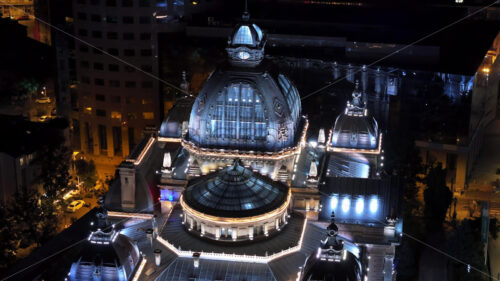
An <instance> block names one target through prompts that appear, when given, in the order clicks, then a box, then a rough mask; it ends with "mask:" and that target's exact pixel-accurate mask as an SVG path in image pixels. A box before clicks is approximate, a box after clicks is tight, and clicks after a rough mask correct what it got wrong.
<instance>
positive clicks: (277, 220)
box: [275, 218, 280, 230]
mask: <svg viewBox="0 0 500 281" xmlns="http://www.w3.org/2000/svg"><path fill="white" fill-rule="evenodd" d="M275 222H276V230H279V229H280V219H279V218H276V220H275Z"/></svg>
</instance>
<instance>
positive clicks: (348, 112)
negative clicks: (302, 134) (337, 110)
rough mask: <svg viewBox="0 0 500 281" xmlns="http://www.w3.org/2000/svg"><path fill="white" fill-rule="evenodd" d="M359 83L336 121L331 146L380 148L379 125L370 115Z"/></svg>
mask: <svg viewBox="0 0 500 281" xmlns="http://www.w3.org/2000/svg"><path fill="white" fill-rule="evenodd" d="M358 86H359V84H358V82H356V87H355V89H354V91H353V93H352V100H351V101H349V102H347V106H346V108H345V111H344V113H342V114H341V115H339V116H338V117H337V119H336V120H335V125H334V127H333V132H332V140H331V145H332V146H334V147H342V148H351V149H375V148H377V146H378V141H379V139H378V134H379V132H378V124H377V121H376V120H375V118H373V117H372V116H370V115H368V109H367V108H366V102H365V101H364V99H363V95H362V93H361V92H360V91H359V90H358Z"/></svg>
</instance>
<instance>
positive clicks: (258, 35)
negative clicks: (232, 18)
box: [229, 23, 264, 47]
mask: <svg viewBox="0 0 500 281" xmlns="http://www.w3.org/2000/svg"><path fill="white" fill-rule="evenodd" d="M263 35H264V34H263V33H262V29H260V27H259V26H258V25H256V24H250V23H245V24H242V25H240V26H239V27H237V28H236V29H235V31H234V32H233V35H232V36H231V39H230V40H229V44H230V45H232V46H237V45H247V46H253V47H255V46H257V45H259V44H260V42H261V41H262V38H263Z"/></svg>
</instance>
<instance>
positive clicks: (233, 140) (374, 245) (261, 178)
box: [104, 17, 402, 281]
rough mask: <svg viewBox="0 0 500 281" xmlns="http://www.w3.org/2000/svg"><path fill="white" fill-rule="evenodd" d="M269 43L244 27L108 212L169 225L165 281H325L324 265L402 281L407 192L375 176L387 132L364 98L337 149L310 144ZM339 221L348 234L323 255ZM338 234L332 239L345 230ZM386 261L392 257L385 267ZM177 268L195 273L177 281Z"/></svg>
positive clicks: (140, 152) (140, 160) (134, 158)
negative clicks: (237, 278) (399, 267)
mask: <svg viewBox="0 0 500 281" xmlns="http://www.w3.org/2000/svg"><path fill="white" fill-rule="evenodd" d="M265 38H266V35H265V34H264V33H263V32H262V30H260V28H258V26H256V25H254V24H252V23H251V22H250V21H249V20H248V18H245V17H244V20H243V22H242V23H241V24H239V25H237V27H236V28H235V30H234V31H233V32H232V35H231V37H230V39H229V46H228V47H227V49H226V50H227V52H228V54H229V62H228V64H226V65H223V66H221V67H220V68H219V69H217V70H216V71H214V72H213V73H212V74H211V75H210V77H209V78H208V79H207V81H206V83H205V85H204V86H203V88H202V89H201V91H200V93H198V95H197V97H196V99H195V100H192V99H190V98H186V99H183V100H181V101H180V102H179V103H178V104H176V105H174V107H173V108H172V110H171V111H170V112H169V114H168V115H167V116H166V118H165V120H164V122H163V123H162V126H161V127H160V130H159V132H158V135H153V136H151V137H148V138H144V139H143V140H142V141H141V142H140V143H139V144H138V145H137V146H136V148H135V149H134V150H133V152H132V153H131V155H130V156H129V157H128V158H127V159H126V160H125V161H124V162H122V164H120V166H119V168H118V174H117V175H118V176H117V180H115V182H114V183H113V184H112V186H111V187H110V190H109V192H108V194H107V196H106V198H105V200H104V206H105V208H107V209H108V210H109V211H110V212H111V213H112V214H113V216H116V217H133V218H137V219H148V216H149V219H150V218H151V217H152V214H167V215H168V217H169V219H168V221H167V222H166V223H165V224H164V228H163V231H159V232H160V233H159V234H158V237H157V243H158V245H160V247H161V248H162V249H163V250H166V251H168V252H169V253H173V254H175V255H174V256H175V258H173V259H172V260H171V263H169V265H168V266H166V267H165V269H164V271H163V272H162V274H161V275H160V276H159V277H158V279H157V280H176V278H177V279H183V278H187V276H193V275H194V276H201V275H200V274H202V271H203V270H205V271H206V273H205V274H208V273H209V272H213V273H214V274H216V273H215V272H214V270H215V268H217V267H218V266H220V263H221V262H225V265H224V266H230V265H231V266H232V265H234V266H236V264H238V266H245V267H247V266H248V267H254V266H256V267H258V266H257V265H255V264H268V265H269V267H268V268H260V267H259V269H258V270H257V269H255V273H253V274H255V275H253V276H254V277H255V276H258V278H259V280H289V279H291V278H293V279H295V278H297V274H299V275H300V274H302V275H303V276H313V277H311V278H313V279H311V280H316V279H314V278H316V277H317V276H316V275H314V274H312V275H311V272H313V271H314V272H317V270H315V269H314V268H316V267H318V268H324V267H325V266H323V265H320V263H321V257H324V258H325V259H326V260H327V262H329V261H328V259H333V260H336V259H338V258H339V257H340V260H339V261H341V263H342V265H341V266H340V265H339V267H333V270H334V271H335V272H337V273H335V274H340V275H342V274H344V273H341V270H343V271H346V269H345V268H344V267H345V266H348V267H349V269H348V270H347V271H348V272H349V275H348V276H349V278H351V277H353V276H363V275H365V276H368V278H369V279H368V280H385V281H389V280H392V277H393V273H392V270H391V271H387V268H389V267H391V268H392V261H393V258H394V247H395V246H394V245H397V244H398V243H399V239H400V234H401V231H402V229H401V225H402V221H401V219H399V214H400V210H401V206H400V205H401V200H399V197H400V194H402V193H400V192H399V188H400V186H399V184H398V181H397V180H395V179H394V180H393V179H391V178H386V179H385V178H384V179H381V178H380V177H378V176H375V175H373V173H374V172H373V171H376V167H377V166H376V160H377V159H378V157H379V155H380V153H381V151H382V149H381V147H382V143H381V133H380V131H379V130H380V129H379V128H378V125H377V122H376V121H375V120H374V119H373V118H372V117H371V116H369V115H368V114H367V109H366V108H367V106H366V104H365V102H364V100H365V99H363V97H362V94H361V92H360V90H358V89H357V88H356V90H355V91H354V94H353V100H352V102H349V103H348V105H347V108H346V110H345V112H344V113H343V115H342V116H340V117H339V118H337V120H336V122H335V124H333V123H334V120H332V124H331V126H332V128H333V130H332V132H331V133H330V134H329V137H328V140H327V137H326V136H324V137H321V138H320V139H321V143H319V144H318V143H317V142H312V141H310V142H306V139H307V138H308V133H309V135H311V132H309V131H308V121H307V119H306V118H305V117H304V116H302V115H301V113H300V111H301V104H300V96H299V94H298V91H297V89H296V88H295V86H294V85H293V83H292V82H291V81H290V80H289V79H288V78H287V77H286V76H285V75H284V74H280V73H276V72H273V71H272V66H271V65H270V64H267V62H266V61H265V60H264V54H263V47H264V45H265ZM335 132H336V133H338V138H337V141H335V142H332V135H333V134H334V133H335ZM313 134H314V133H313ZM323 134H324V133H323ZM343 134H348V136H347V137H345V136H344V135H343ZM314 135H316V134H314ZM324 135H326V134H324ZM339 140H341V141H339ZM336 155H347V156H349V157H348V158H347V160H346V161H347V162H349V163H351V162H354V161H353V160H352V159H353V158H354V157H353V155H362V156H363V157H366V158H367V159H368V160H367V163H366V166H367V167H368V168H367V169H368V171H367V172H364V173H362V174H359V173H352V171H350V170H348V171H347V174H346V175H342V174H338V175H336V176H333V175H331V174H330V171H329V169H330V167H331V162H332V161H331V158H332V157H334V156H336ZM370 157H372V158H370ZM334 164H335V163H334ZM365 173H366V174H370V175H369V176H366V175H365ZM172 206H173V207H172ZM332 212H335V214H336V216H337V218H338V220H337V222H338V224H339V225H338V233H337V234H335V233H333V234H331V235H330V234H329V236H328V237H329V238H328V239H327V240H326V242H322V243H323V244H321V243H320V240H321V239H323V238H324V237H323V230H322V229H323V227H326V226H327V225H328V224H329V222H330V215H331V213H332ZM325 224H326V225H325ZM332 225H333V226H330V228H329V231H333V228H332V227H334V226H335V227H337V226H336V225H335V224H332ZM299 230H301V231H299ZM367 231H369V232H370V233H376V234H377V235H374V236H370V235H366V232H367ZM186 233H189V234H191V235H186ZM337 235H338V236H339V237H342V240H343V241H344V242H340V240H336V239H337ZM274 236H276V239H275V237H274ZM278 237H279V238H278ZM214 240H216V241H217V242H215V241H214ZM318 244H319V246H320V248H321V247H323V248H324V249H322V250H320V258H319V261H317V259H318V258H314V257H316V255H317V251H316V250H317V248H318ZM340 245H342V248H341V247H340ZM331 247H333V248H331ZM311 249H313V252H314V253H313V255H312V258H309V259H308V260H307V262H306V260H305V257H307V256H309V255H311ZM331 251H333V253H330V252H331ZM228 252H229V253H232V254H228ZM380 252H383V253H384V255H382V256H377V255H378V254H379V253H380ZM369 255H374V258H373V259H368V258H367V257H368V256H369ZM344 256H345V257H344ZM375 256H376V257H375ZM282 257H287V258H282ZM290 260H293V262H287V261H290ZM343 261H345V265H344V263H343ZM313 262H314V264H315V265H313ZM316 262H319V263H316ZM211 263H215V264H211ZM250 264H253V265H252V266H250ZM304 265H306V266H305V267H304V270H303V271H300V272H299V270H298V268H299V267H301V266H304ZM178 266H183V267H184V266H186V268H188V269H187V270H186V271H183V272H178V271H177V270H175V268H176V267H178ZM340 267H342V268H343V269H339V268H340ZM367 267H370V273H367V270H366V268H367ZM382 267H383V268H382ZM277 268H287V270H286V272H283V271H280V270H278V269H277ZM311 268H312V271H311ZM252 272H253V271H252ZM386 272H387V273H386ZM335 274H334V275H335ZM325 276H330V275H325ZM342 276H343V275H342ZM346 276H347V275H346ZM254 277H252V276H245V277H241V278H242V279H252V278H254ZM200 278H202V277H200ZM207 278H208V279H210V278H212V279H217V278H220V279H223V277H217V276H211V277H207ZM318 278H319V277H318ZM340 280H342V279H340ZM345 280H349V279H345ZM353 280H356V279H353Z"/></svg>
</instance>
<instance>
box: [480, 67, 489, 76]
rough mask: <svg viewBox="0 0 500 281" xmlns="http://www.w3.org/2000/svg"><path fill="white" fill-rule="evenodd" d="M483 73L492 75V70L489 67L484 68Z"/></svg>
mask: <svg viewBox="0 0 500 281" xmlns="http://www.w3.org/2000/svg"><path fill="white" fill-rule="evenodd" d="M482 71H483V72H484V73H486V74H489V73H490V68H489V67H483V69H482Z"/></svg>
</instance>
